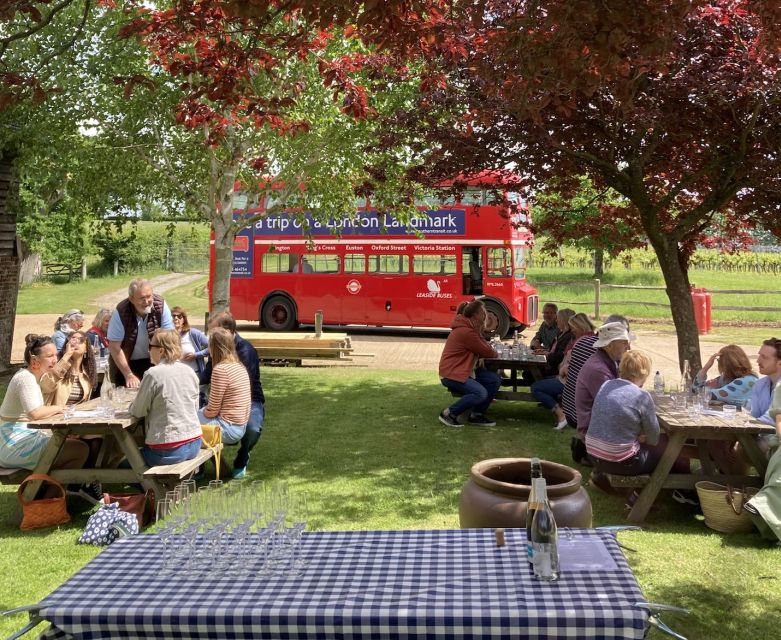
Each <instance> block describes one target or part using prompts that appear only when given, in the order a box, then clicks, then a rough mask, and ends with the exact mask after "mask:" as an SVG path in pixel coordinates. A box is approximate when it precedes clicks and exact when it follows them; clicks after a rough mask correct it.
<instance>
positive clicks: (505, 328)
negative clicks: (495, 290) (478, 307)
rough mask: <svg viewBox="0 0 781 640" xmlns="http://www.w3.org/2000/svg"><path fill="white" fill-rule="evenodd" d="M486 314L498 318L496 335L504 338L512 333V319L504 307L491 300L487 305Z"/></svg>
mask: <svg viewBox="0 0 781 640" xmlns="http://www.w3.org/2000/svg"><path fill="white" fill-rule="evenodd" d="M485 312H486V315H488V316H493V317H494V318H496V335H498V336H499V337H500V338H504V337H505V336H507V334H508V333H509V332H510V318H509V317H508V316H507V312H505V310H504V309H502V307H500V306H499V305H498V304H496V303H495V302H491V301H490V300H489V301H488V302H486V303H485Z"/></svg>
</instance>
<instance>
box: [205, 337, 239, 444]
mask: <svg viewBox="0 0 781 640" xmlns="http://www.w3.org/2000/svg"><path fill="white" fill-rule="evenodd" d="M209 358H210V361H211V364H212V376H211V386H210V388H209V402H208V403H207V404H206V406H205V407H203V409H200V410H199V411H198V418H199V419H200V421H201V424H212V425H219V426H220V427H221V430H222V441H223V443H224V444H235V443H237V442H238V441H239V440H241V438H242V437H243V436H244V431H245V430H246V428H247V420H248V419H249V412H250V403H251V400H252V398H251V394H250V382H249V376H248V375H247V370H246V369H245V368H244V365H243V364H241V362H240V361H239V357H238V356H237V355H236V345H235V343H234V341H233V336H232V335H231V333H230V332H229V331H227V330H226V329H223V328H221V327H216V328H214V329H212V330H211V331H209Z"/></svg>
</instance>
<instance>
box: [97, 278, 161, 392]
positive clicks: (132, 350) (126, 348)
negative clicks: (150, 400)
mask: <svg viewBox="0 0 781 640" xmlns="http://www.w3.org/2000/svg"><path fill="white" fill-rule="evenodd" d="M173 328H174V320H173V318H172V317H171V311H170V310H169V309H168V305H167V304H166V302H165V300H163V298H162V297H161V296H158V295H156V294H155V293H154V291H152V283H151V282H149V280H144V279H143V278H136V279H135V280H133V281H132V282H131V283H130V286H128V288H127V298H125V299H124V300H123V301H122V302H120V303H119V304H118V305H117V308H116V309H115V310H114V313H112V314H111V320H109V323H108V334H107V335H106V337H107V338H108V340H109V345H108V349H109V353H111V364H110V370H111V379H112V380H113V381H114V384H116V385H117V386H127V387H129V388H131V389H137V388H138V385H140V384H141V377H142V376H143V375H144V372H145V371H146V370H147V369H149V368H150V367H151V366H152V361H151V360H150V359H149V340H150V339H151V338H152V336H153V335H154V333H155V331H157V330H158V329H173Z"/></svg>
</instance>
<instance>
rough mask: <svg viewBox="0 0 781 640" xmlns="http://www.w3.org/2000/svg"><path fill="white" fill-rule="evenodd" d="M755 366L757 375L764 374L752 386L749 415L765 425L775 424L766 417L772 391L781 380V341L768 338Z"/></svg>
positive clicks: (760, 349)
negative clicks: (757, 370) (757, 369)
mask: <svg viewBox="0 0 781 640" xmlns="http://www.w3.org/2000/svg"><path fill="white" fill-rule="evenodd" d="M757 366H758V367H759V373H760V374H764V375H765V377H764V378H760V379H759V380H758V381H757V383H756V384H755V385H754V389H753V391H752V392H751V398H750V402H751V415H752V416H753V417H754V418H758V419H759V421H760V422H764V423H765V424H773V425H774V424H775V420H773V418H771V417H770V415H768V409H770V403H771V401H772V399H773V389H774V388H775V386H776V384H778V381H779V380H781V340H779V339H778V338H770V339H769V340H765V341H764V342H763V343H762V346H761V347H760V348H759V353H758V354H757Z"/></svg>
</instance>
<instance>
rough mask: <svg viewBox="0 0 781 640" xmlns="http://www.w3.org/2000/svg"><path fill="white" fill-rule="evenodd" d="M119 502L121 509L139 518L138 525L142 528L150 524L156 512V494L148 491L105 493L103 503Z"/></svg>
mask: <svg viewBox="0 0 781 640" xmlns="http://www.w3.org/2000/svg"><path fill="white" fill-rule="evenodd" d="M112 502H116V503H117V504H119V508H120V510H121V511H124V512H126V513H132V514H133V515H134V516H136V518H137V519H138V527H139V529H141V528H142V527H144V525H147V524H149V522H150V521H151V519H152V514H153V513H154V494H153V493H150V492H148V491H147V492H146V493H138V492H134V493H104V494H103V503H104V504H111V503H112Z"/></svg>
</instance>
